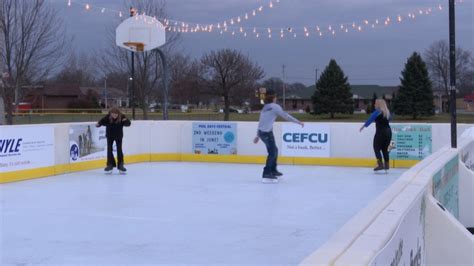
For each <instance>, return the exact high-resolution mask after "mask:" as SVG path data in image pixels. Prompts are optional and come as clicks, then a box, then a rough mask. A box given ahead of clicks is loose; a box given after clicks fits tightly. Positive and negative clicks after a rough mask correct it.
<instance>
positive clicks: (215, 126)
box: [192, 122, 237, 154]
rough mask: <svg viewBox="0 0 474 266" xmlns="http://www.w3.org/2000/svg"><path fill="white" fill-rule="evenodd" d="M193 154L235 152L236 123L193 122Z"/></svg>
mask: <svg viewBox="0 0 474 266" xmlns="http://www.w3.org/2000/svg"><path fill="white" fill-rule="evenodd" d="M192 134H193V135H192V138H193V144H192V145H193V152H194V153H195V154H237V124H236V123H202V122H195V123H193V133H192Z"/></svg>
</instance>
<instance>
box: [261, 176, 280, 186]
mask: <svg viewBox="0 0 474 266" xmlns="http://www.w3.org/2000/svg"><path fill="white" fill-rule="evenodd" d="M262 183H264V184H275V183H278V178H277V177H276V176H274V175H272V174H264V175H263V176H262Z"/></svg>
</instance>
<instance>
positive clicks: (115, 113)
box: [96, 108, 131, 172]
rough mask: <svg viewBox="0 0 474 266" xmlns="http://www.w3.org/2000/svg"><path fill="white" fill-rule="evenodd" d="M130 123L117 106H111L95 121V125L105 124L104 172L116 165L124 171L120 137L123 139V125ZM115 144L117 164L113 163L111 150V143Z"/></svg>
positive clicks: (127, 125)
mask: <svg viewBox="0 0 474 266" xmlns="http://www.w3.org/2000/svg"><path fill="white" fill-rule="evenodd" d="M130 125H131V122H130V120H129V119H128V118H127V117H125V115H124V114H122V112H120V110H119V109H118V108H112V109H110V111H109V114H108V115H106V116H105V117H104V118H102V119H101V120H100V121H99V122H97V125H96V127H101V126H105V127H106V131H105V132H106V133H105V136H106V138H107V167H106V168H105V169H104V170H105V171H106V172H110V171H112V170H113V169H114V167H117V169H118V170H119V171H121V172H126V171H127V169H125V167H124V166H123V164H124V161H123V151H122V139H123V127H129V126H130ZM114 141H115V144H116V145H117V161H118V162H117V163H118V166H117V164H116V163H115V158H114V154H113V152H112V147H113V144H114Z"/></svg>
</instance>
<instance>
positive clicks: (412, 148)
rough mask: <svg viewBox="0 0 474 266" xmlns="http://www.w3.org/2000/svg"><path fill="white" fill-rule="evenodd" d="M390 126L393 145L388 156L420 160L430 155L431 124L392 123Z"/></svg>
mask: <svg viewBox="0 0 474 266" xmlns="http://www.w3.org/2000/svg"><path fill="white" fill-rule="evenodd" d="M391 128H392V141H393V143H394V144H395V145H394V147H393V148H392V150H391V151H390V158H393V159H397V160H419V161H421V160H423V159H424V158H426V157H428V156H429V155H431V151H432V138H431V135H432V134H431V125H393V126H391Z"/></svg>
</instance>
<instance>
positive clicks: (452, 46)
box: [449, 0, 457, 148]
mask: <svg viewBox="0 0 474 266" xmlns="http://www.w3.org/2000/svg"><path fill="white" fill-rule="evenodd" d="M449 54H450V57H449V66H450V81H451V83H450V86H449V91H450V94H451V100H450V104H449V107H450V109H451V147H452V148H457V121H456V20H455V0H449Z"/></svg>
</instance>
